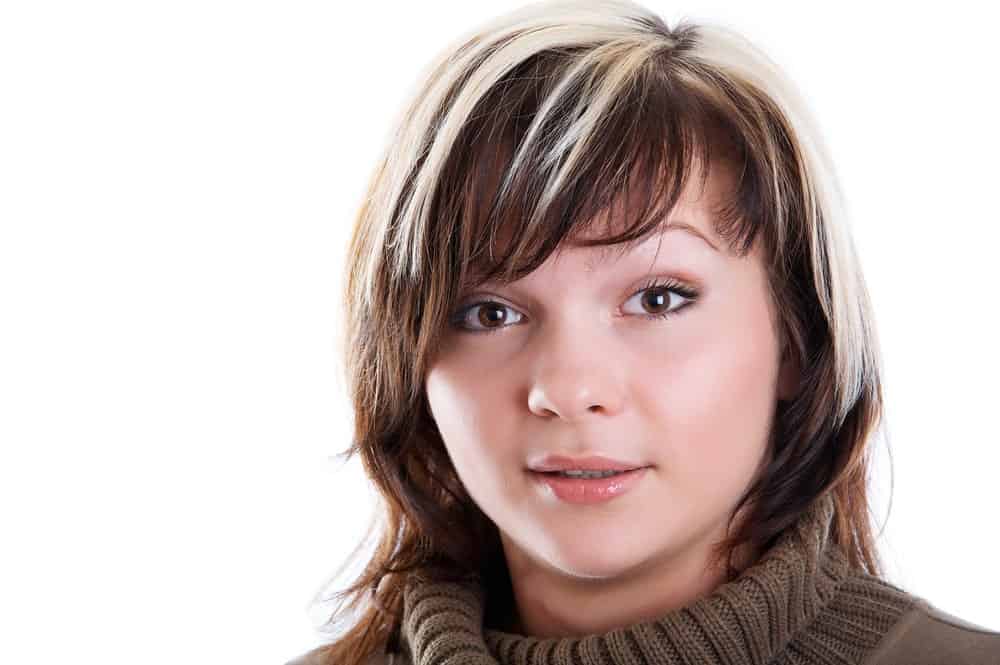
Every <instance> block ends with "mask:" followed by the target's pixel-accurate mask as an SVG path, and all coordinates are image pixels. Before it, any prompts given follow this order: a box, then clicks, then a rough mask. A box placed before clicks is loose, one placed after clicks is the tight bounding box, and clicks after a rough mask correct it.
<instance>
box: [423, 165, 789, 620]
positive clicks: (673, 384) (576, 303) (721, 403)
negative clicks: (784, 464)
mask: <svg viewBox="0 0 1000 665" xmlns="http://www.w3.org/2000/svg"><path fill="white" fill-rule="evenodd" d="M738 176H739V169H738V166H737V165H734V164H731V163H728V162H722V161H720V162H718V163H716V164H715V165H714V166H713V170H712V172H711V173H710V175H709V177H708V179H707V181H706V182H705V187H704V189H701V188H700V186H699V185H700V182H699V180H698V179H697V178H691V179H689V180H688V182H687V184H686V186H685V188H684V190H683V191H682V192H681V196H680V198H679V199H678V201H677V203H676V205H675V207H674V208H673V211H672V213H671V217H670V220H669V222H670V227H669V228H670V230H669V231H664V232H656V233H653V234H651V235H650V236H649V237H648V238H647V239H645V240H644V241H643V242H642V243H639V244H637V245H636V246H634V247H633V248H632V249H631V250H630V251H628V252H627V253H624V254H622V253H621V252H616V253H614V254H609V253H608V252H607V251H606V250H607V248H606V247H600V246H597V247H581V246H577V245H576V244H575V243H574V245H573V246H572V247H570V246H567V247H565V248H564V247H562V246H560V248H559V249H558V250H557V252H556V253H554V254H553V255H551V256H550V257H549V258H548V259H547V260H546V262H545V263H544V264H543V265H542V266H540V267H539V268H537V269H535V270H534V271H532V272H531V273H530V274H528V275H526V276H525V277H522V278H521V279H519V280H517V281H515V282H513V283H509V284H501V283H493V282H491V283H488V284H483V285H480V286H479V287H476V288H474V289H469V293H468V294H467V295H464V296H463V297H462V300H461V302H460V304H459V305H458V307H457V308H456V316H455V317H453V321H452V324H451V326H450V327H449V329H448V330H447V331H446V332H445V333H444V339H443V343H442V344H441V345H440V347H439V351H438V353H437V354H436V356H435V357H434V359H433V360H432V361H431V364H430V366H429V368H428V372H427V380H426V384H425V387H426V393H427V398H428V402H429V405H430V411H431V413H432V415H433V418H434V422H435V424H436V427H437V431H438V433H439V434H440V436H441V439H442V442H443V445H444V447H445V448H446V449H447V451H448V455H449V458H450V460H451V462H452V464H453V465H454V467H455V469H456V471H457V474H458V477H459V478H460V479H461V480H462V483H463V485H464V487H465V488H466V490H467V491H468V493H469V495H470V496H471V498H472V499H473V500H474V501H475V502H476V504H477V505H478V506H479V507H480V508H481V509H482V510H483V511H484V512H485V513H486V515H487V516H488V517H489V518H490V519H491V521H493V522H494V523H495V524H496V525H497V527H498V529H499V531H500V536H501V540H502V542H503V544H504V552H505V558H506V560H507V563H508V566H509V567H510V568H511V571H512V572H513V571H514V568H517V572H518V573H519V574H518V575H517V576H516V577H518V578H520V579H521V581H522V583H523V581H524V580H526V579H532V580H534V581H536V582H537V581H539V577H541V576H546V575H551V573H552V571H554V572H555V575H556V576H559V575H565V576H567V577H576V578H595V579H602V580H608V579H611V578H615V577H628V578H630V579H631V580H633V581H632V582H631V583H632V584H643V583H644V580H648V579H649V577H650V576H652V577H657V574H658V572H659V571H661V570H664V569H666V570H671V569H672V570H675V571H676V570H685V571H686V572H688V573H689V572H690V571H691V570H694V569H698V568H702V567H704V566H705V559H706V557H707V556H709V555H710V554H711V549H710V546H711V544H712V543H714V542H717V541H721V540H722V539H724V538H725V536H726V526H727V522H728V519H729V516H730V513H731V511H732V510H733V509H734V508H735V506H736V503H737V502H738V501H739V499H740V498H741V495H742V494H743V492H744V490H746V489H747V487H749V485H750V482H751V481H752V480H753V477H754V476H755V474H756V473H757V471H758V469H759V468H760V467H761V465H763V464H764V463H765V462H766V455H768V454H769V451H768V445H769V443H770V433H771V431H772V427H771V424H772V417H773V414H774V411H775V408H776V406H777V402H778V400H781V399H785V400H787V399H789V398H791V397H792V396H793V395H794V393H795V392H796V388H797V379H798V373H797V369H796V367H795V354H793V353H786V354H784V358H782V349H781V345H782V340H781V339H780V331H779V323H778V316H777V311H776V308H775V306H774V303H773V298H772V295H771V293H770V286H769V277H768V271H767V268H766V264H765V261H764V257H763V256H762V252H761V247H760V243H755V245H754V246H753V247H752V248H751V251H750V252H748V253H747V254H746V255H744V256H740V255H737V254H735V253H733V252H732V251H731V250H730V249H729V248H728V247H727V246H726V244H725V243H724V242H723V241H722V239H721V238H720V237H719V236H718V234H717V232H716V231H715V229H714V226H715V220H716V217H717V213H716V210H717V209H718V208H719V207H720V206H721V205H724V203H725V202H726V201H728V200H729V198H730V197H731V196H732V192H733V190H734V186H735V182H736V180H737V178H738ZM615 214H616V215H617V216H618V219H615V220H608V221H607V222H605V223H602V224H601V228H602V229H603V228H604V227H605V226H608V225H614V226H616V227H622V226H624V225H625V224H628V223H631V222H633V221H634V220H633V219H632V218H631V216H630V208H629V207H628V206H627V205H624V204H623V205H622V206H620V207H619V208H618V209H617V211H616V213H615ZM616 249H617V248H616ZM552 455H561V456H566V457H572V458H579V457H583V456H590V455H600V456H604V457H608V458H612V459H617V460H620V461H623V462H626V463H628V464H629V465H630V466H636V467H648V468H647V470H646V471H645V472H644V473H643V475H642V477H641V479H640V480H639V482H638V484H637V485H636V486H635V487H634V488H632V489H631V490H630V491H629V492H628V493H627V494H624V495H622V496H620V497H616V498H615V499H614V500H611V501H608V502H606V503H602V504H600V505H582V506H581V505H579V504H577V503H573V502H567V501H565V500H562V499H560V498H559V497H558V496H557V495H556V494H554V493H553V492H552V491H551V489H550V488H549V486H548V485H547V484H546V483H544V482H542V478H541V477H540V476H539V475H538V473H536V472H533V471H531V470H530V469H540V468H541V467H542V464H543V463H544V461H545V459H546V458H547V457H549V456H552ZM536 561H537V562H541V563H542V565H541V566H540V567H541V568H542V570H536V568H537V567H539V566H537V565H536V564H535V562H536ZM640 571H641V572H640ZM722 572H723V573H724V571H722ZM632 573H635V574H632ZM719 574H720V573H715V574H714V575H712V574H709V573H708V572H706V574H705V575H704V576H701V575H699V576H697V580H693V581H692V583H693V584H695V585H702V586H703V585H705V584H710V583H711V580H712V579H713V577H718V575H719ZM534 586H535V587H536V588H537V587H538V586H539V585H537V584H535V585H534ZM606 600H607V599H606Z"/></svg>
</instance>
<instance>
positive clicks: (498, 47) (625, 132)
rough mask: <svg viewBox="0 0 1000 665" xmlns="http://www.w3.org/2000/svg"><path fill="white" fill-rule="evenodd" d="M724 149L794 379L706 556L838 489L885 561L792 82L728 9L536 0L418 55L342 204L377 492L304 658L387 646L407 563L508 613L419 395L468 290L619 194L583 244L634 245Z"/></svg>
mask: <svg viewBox="0 0 1000 665" xmlns="http://www.w3.org/2000/svg"><path fill="white" fill-rule="evenodd" d="M721 159H727V160H731V161H732V163H733V164H735V166H736V167H737V170H736V172H737V173H738V174H739V175H738V178H737V184H736V185H735V187H734V191H732V192H731V195H730V197H729V199H728V200H727V201H726V202H725V205H723V206H721V207H720V208H719V209H718V210H717V211H716V213H717V214H716V216H715V230H716V232H717V233H718V235H719V237H720V238H722V239H723V240H724V241H725V244H726V250H727V251H729V252H732V253H733V254H734V255H736V256H745V255H746V253H747V252H748V251H749V248H750V247H751V246H752V244H753V243H754V242H755V241H758V242H760V243H762V246H763V250H764V251H763V253H762V256H764V257H765V258H764V260H765V262H766V269H767V274H768V281H769V289H770V294H771V297H772V298H773V299H774V302H775V303H776V304H777V308H776V309H777V311H778V312H779V313H780V321H779V324H780V325H779V329H780V336H781V339H782V340H783V342H782V343H783V348H784V353H790V354H794V356H795V358H796V359H797V362H798V366H799V367H800V368H801V377H800V382H799V389H798V390H797V392H796V394H795V397H794V399H791V400H788V401H781V402H779V403H778V404H776V406H775V414H774V419H773V421H772V422H773V424H772V438H771V446H770V449H769V452H770V454H769V455H768V459H767V460H766V465H764V466H762V468H761V471H760V472H759V473H758V475H757V476H756V478H755V479H754V482H753V483H752V484H750V485H749V486H748V488H747V490H746V492H745V494H744V495H743V497H742V499H741V500H740V503H739V505H738V506H737V507H736V509H735V510H734V511H733V516H735V515H736V513H737V512H739V511H740V509H741V508H745V510H746V512H745V514H746V516H747V517H746V519H745V520H742V521H741V524H739V525H738V528H736V529H735V530H733V531H732V533H731V536H730V537H729V539H728V540H727V541H726V542H724V543H722V544H721V546H720V547H719V549H718V552H719V556H722V557H727V558H726V560H727V561H728V557H729V555H730V554H731V553H732V552H733V551H734V550H735V549H736V548H737V547H738V546H740V545H742V544H750V545H752V546H753V547H755V548H759V549H762V548H767V547H769V546H770V545H772V544H773V543H774V542H775V541H776V539H777V537H778V536H779V535H780V534H781V533H782V532H783V531H784V530H785V529H786V528H787V527H789V526H790V525H791V524H792V523H793V522H794V521H795V520H796V519H797V518H798V517H799V515H801V514H802V512H803V511H804V510H805V509H806V508H808V507H809V505H810V504H811V503H812V502H813V501H815V500H816V499H817V498H819V497H820V496H821V495H825V494H833V496H834V499H835V506H836V514H835V517H834V520H833V524H832V533H831V540H832V542H834V543H836V544H837V545H838V546H839V547H841V548H842V549H843V551H844V552H845V553H846V554H847V556H848V559H849V561H850V562H851V565H852V566H854V567H856V568H857V569H859V570H861V571H864V572H865V573H868V574H871V575H877V576H880V577H881V576H882V575H883V572H882V564H881V562H880V560H879V556H878V553H877V548H876V544H875V535H874V532H873V531H874V529H873V525H872V512H871V505H870V492H869V482H870V478H869V473H870V466H871V462H872V441H873V440H874V439H875V437H874V435H875V434H876V432H877V431H878V430H879V429H881V423H882V404H883V401H882V384H881V379H880V377H881V374H882V372H881V368H880V366H881V356H880V353H879V348H878V340H877V337H876V331H875V328H874V321H873V313H872V309H871V306H870V301H869V296H868V293H867V289H866V285H865V281H864V278H863V276H862V272H861V269H860V266H859V262H858V256H857V253H856V250H855V246H854V242H853V240H852V237H851V233H850V225H849V219H848V216H847V210H846V206H845V202H844V197H843V195H842V193H841V191H840V188H839V186H838V183H837V179H836V174H835V172H834V168H833V165H832V164H831V161H830V158H829V155H828V152H827V151H826V149H825V147H824V144H823V140H822V137H821V136H820V134H819V131H818V129H817V126H816V124H815V123H814V121H813V120H812V118H811V115H810V111H809V110H808V108H807V106H806V104H805V102H804V100H803V98H802V97H801V94H800V92H799V91H798V90H797V89H796V87H795V86H794V85H793V84H792V82H791V81H790V80H789V79H788V78H787V76H786V75H785V74H784V73H783V72H782V71H781V69H780V68H779V67H778V66H777V65H776V64H775V63H774V62H773V61H772V60H771V59H770V58H768V57H767V56H766V55H765V54H764V53H763V52H762V51H761V50H760V49H759V48H757V47H756V46H754V45H753V44H752V43H750V42H749V41H748V40H747V39H745V38H744V37H742V36H741V35H740V34H738V33H737V32H736V31H734V30H733V29H730V28H728V27H725V26H723V25H720V24H715V23H712V22H706V21H698V22H695V21H692V20H689V19H684V20H680V21H678V22H677V23H676V24H675V25H674V26H673V27H671V26H669V25H667V23H666V22H665V21H664V20H663V19H662V18H661V17H659V16H658V15H656V14H654V13H653V12H651V11H650V10H648V9H647V8H644V7H643V6H641V5H638V4H635V3H633V2H630V1H628V0H598V1H550V2H539V3H534V4H530V5H525V6H523V7H522V8H520V9H518V10H516V11H513V12H511V13H508V14H505V15H502V16H499V17H497V18H495V19H493V20H492V21H490V22H488V23H486V24H484V25H482V26H480V27H479V28H477V29H475V30H473V31H471V32H469V33H467V34H464V35H462V36H461V37H460V38H459V39H457V40H456V41H455V42H454V43H452V44H451V45H449V46H448V48H446V49H445V50H444V51H442V52H441V53H440V55H439V56H438V57H437V58H436V59H435V60H434V61H433V62H431V63H430V64H429V65H428V66H427V67H426V69H425V70H424V71H423V73H422V77H421V78H420V79H419V81H418V84H417V85H416V86H414V88H413V89H412V91H411V95H410V96H409V98H408V99H407V101H406V103H405V105H404V106H403V108H402V111H401V113H400V114H399V115H398V116H397V123H396V125H395V127H394V131H393V132H392V133H391V134H390V140H389V141H388V142H387V145H386V146H385V148H384V152H383V154H382V156H381V158H380V159H379V161H378V162H377V166H376V168H375V169H374V172H373V173H372V175H371V179H370V182H369V185H368V188H367V193H366V195H365V197H364V199H363V201H361V202H360V204H359V207H358V209H357V210H356V216H355V218H354V225H353V229H352V235H351V238H350V244H349V246H348V248H347V261H346V266H345V272H344V287H345V290H344V294H343V300H342V303H343V312H342V314H343V322H344V324H343V328H342V329H341V331H340V332H341V339H340V345H341V349H342V351H343V368H344V378H345V385H346V387H347V392H348V395H349V398H350V400H351V404H352V407H353V438H352V441H351V443H350V445H349V447H347V449H346V450H344V451H343V452H342V453H341V454H342V456H344V457H345V458H347V459H350V458H352V457H354V456H359V457H360V460H361V462H362V465H363V468H364V471H365V473H366V475H367V476H368V478H369V479H370V480H371V483H372V485H373V487H374V490H375V494H376V496H377V497H378V500H379V505H378V511H377V515H376V518H375V519H374V520H373V522H372V524H371V527H370V529H369V531H368V535H367V536H366V538H365V542H364V543H361V544H359V546H358V548H357V549H356V550H355V552H354V554H353V556H352V557H351V559H356V558H358V556H359V554H361V553H363V555H364V561H363V562H362V564H363V565H362V566H361V567H360V572H359V573H358V574H357V575H356V577H354V578H351V581H350V583H349V584H346V585H342V586H343V587H345V588H340V589H337V590H336V592H335V593H334V594H333V595H332V596H331V598H335V599H336V600H337V601H338V603H339V604H338V606H337V608H336V610H335V611H333V613H332V614H331V615H330V617H329V620H328V621H327V622H326V624H325V625H324V629H325V630H328V631H329V632H330V633H331V634H332V635H334V640H333V641H332V642H330V643H329V644H328V645H326V646H325V647H324V648H323V649H322V650H320V651H318V652H317V657H319V658H321V661H318V662H328V663H336V664H337V665H354V664H359V663H362V662H364V661H365V660H366V659H367V658H369V657H370V656H371V654H373V653H376V652H378V651H380V650H383V649H388V650H390V651H391V650H394V649H395V647H396V646H397V644H398V640H399V628H400V617H401V612H402V589H403V586H404V584H405V581H406V579H407V576H409V575H412V574H422V575H428V576H432V577H433V578H434V579H440V580H446V579H447V580H462V579H465V580H468V579H474V580H477V581H478V582H480V583H482V584H483V585H484V587H485V588H486V590H487V594H488V597H489V598H490V603H489V607H488V608H487V620H488V621H492V620H493V619H495V618H496V617H497V616H499V615H501V614H502V613H505V612H509V611H510V609H511V605H510V603H511V602H512V600H511V597H510V578H509V573H508V571H507V568H506V564H505V561H504V557H503V554H502V550H501V548H500V539H499V534H498V531H497V527H496V525H495V524H493V523H492V521H491V520H490V519H489V518H488V517H487V516H486V515H485V514H483V512H482V511H481V510H480V509H479V508H478V507H477V505H476V504H475V503H474V501H473V500H472V499H471V498H470V496H469V494H468V493H467V492H466V490H465V489H464V487H463V485H462V483H461V481H460V480H459V478H458V476H457V474H456V471H455V469H454V467H453V466H452V464H451V462H450V460H449V456H448V454H447V452H446V450H445V447H444V445H443V442H442V440H441V436H440V434H439V432H438V430H437V428H436V425H435V423H434V421H433V419H432V417H431V415H430V410H429V407H428V402H427V399H426V395H425V390H424V378H425V376H426V372H427V370H428V367H429V366H430V365H431V364H432V363H433V359H434V357H435V353H436V350H437V349H438V348H439V344H440V342H441V339H442V335H443V333H444V332H445V331H446V329H447V322H448V320H449V315H450V314H451V313H452V311H453V308H454V307H456V305H457V304H458V299H459V298H460V296H461V291H462V288H463V286H466V285H469V284H474V283H476V281H477V280H483V279H486V278H500V279H502V280H511V279H518V278H519V277H522V276H524V275H526V274H528V273H529V272H531V271H532V270H534V269H535V268H537V267H538V266H539V265H541V264H542V262H544V261H545V260H546V258H547V257H548V256H549V255H550V254H551V253H552V252H553V251H556V249H557V248H558V247H561V246H564V245H565V244H566V243H568V242H570V238H571V237H574V238H575V237H576V234H577V232H579V231H581V230H583V229H585V228H587V227H588V225H592V224H593V223H594V220H595V219H597V218H598V217H599V213H600V212H602V211H606V210H608V209H610V207H611V206H613V205H615V204H616V203H617V202H620V201H621V200H622V194H623V193H627V196H626V198H627V200H628V204H629V208H628V215H627V220H628V224H627V226H626V228H624V229H618V230H617V231H616V232H611V231H609V232H607V233H602V234H597V237H596V238H591V239H590V240H588V241H587V242H584V243H582V244H586V245H602V246H607V247H609V248H627V247H629V246H630V244H631V243H633V242H637V241H639V240H641V239H643V238H645V237H647V236H649V235H650V234H651V233H655V232H657V230H659V229H662V228H663V224H664V220H665V219H666V218H667V216H668V214H669V213H670V211H671V209H672V207H673V206H674V205H675V203H676V202H677V200H678V197H679V195H680V192H681V190H682V189H683V187H684V186H685V184H686V183H687V182H688V180H689V179H690V178H692V177H694V176H693V174H694V173H696V168H695V165H696V164H711V163H712V162H713V160H721ZM700 172H701V173H702V176H703V177H705V175H707V169H705V170H701V171H700ZM702 182H703V183H704V181H702ZM731 524H732V519H731ZM366 543H367V544H368V545H369V547H368V548H367V549H365V548H363V547H362V545H364V544H366ZM349 563H351V561H350V560H349V561H348V562H346V563H345V564H344V565H345V566H346V565H348V564H349ZM341 570H343V568H342V569H341ZM727 570H728V571H729V575H730V579H732V578H734V577H735V576H736V575H737V574H738V571H737V570H736V569H735V568H732V567H731V566H730V567H728V568H727ZM338 574H339V573H338ZM327 600H329V598H327ZM491 617H492V618H491Z"/></svg>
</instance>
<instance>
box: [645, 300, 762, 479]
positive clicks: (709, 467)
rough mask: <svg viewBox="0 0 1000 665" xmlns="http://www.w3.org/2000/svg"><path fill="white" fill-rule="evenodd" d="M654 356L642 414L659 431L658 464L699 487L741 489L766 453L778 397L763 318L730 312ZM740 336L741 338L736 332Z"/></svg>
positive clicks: (752, 313) (750, 312)
mask: <svg viewBox="0 0 1000 665" xmlns="http://www.w3.org/2000/svg"><path fill="white" fill-rule="evenodd" d="M727 311H728V312H729V314H727V315H726V316H725V317H723V318H719V319H716V320H706V321H705V325H704V326H699V327H698V330H693V331H691V335H690V336H689V337H687V338H686V339H684V340H683V341H679V342H678V343H676V344H675V345H673V347H672V350H666V351H664V352H663V353H660V354H657V355H655V356H652V357H651V359H652V362H651V363H650V364H649V365H648V366H647V370H645V372H644V377H645V378H644V379H643V381H644V383H643V387H642V391H641V393H642V395H643V396H644V397H643V402H644V408H645V409H647V410H648V413H649V414H651V415H650V416H649V420H650V422H656V423H657V425H656V426H655V427H654V430H655V431H656V432H658V433H662V439H661V441H662V442H663V444H662V445H663V448H662V453H663V460H664V464H665V466H666V467H667V468H668V469H669V468H670V466H671V461H673V464H674V465H676V466H677V467H684V468H683V473H682V474H681V475H682V476H683V478H684V480H683V482H685V483H686V482H687V480H688V479H690V480H691V482H692V483H694V484H696V485H699V486H701V487H704V488H718V487H719V485H720V483H722V482H725V483H727V485H728V486H729V488H733V487H735V486H736V485H741V484H742V483H743V482H744V481H745V480H746V477H747V476H748V475H749V474H751V473H752V472H753V471H754V470H755V469H756V465H757V463H758V461H759V460H760V456H761V455H762V454H763V451H764V450H765V448H766V445H767V440H768V436H769V432H770V426H771V415H772V413H773V410H774V406H775V400H776V394H775V379H776V373H777V352H776V348H775V341H774V338H773V333H772V331H771V328H770V324H769V321H768V320H767V318H766V310H765V314H764V316H763V317H761V316H760V315H759V313H758V312H757V311H756V310H749V309H747V310H743V311H739V308H737V309H736V310H733V309H729V310H727ZM736 331H738V332H736Z"/></svg>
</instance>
